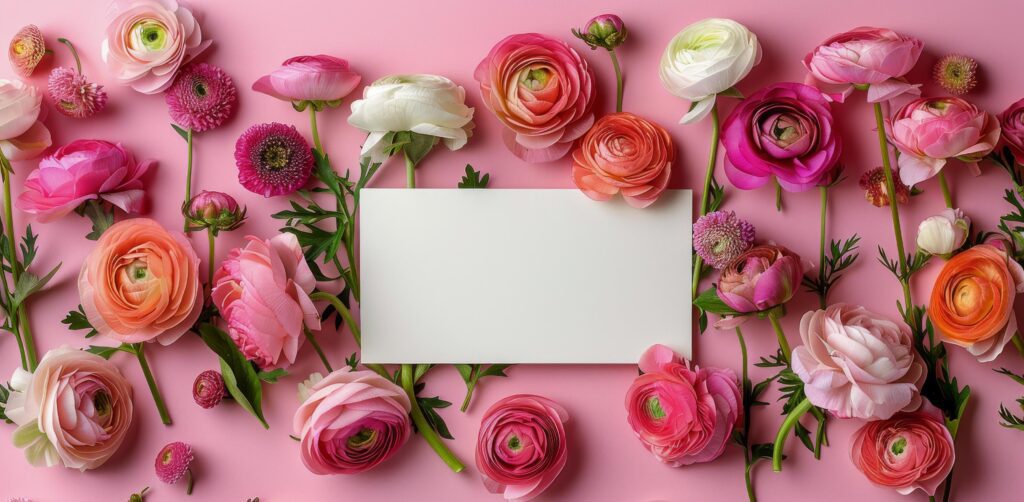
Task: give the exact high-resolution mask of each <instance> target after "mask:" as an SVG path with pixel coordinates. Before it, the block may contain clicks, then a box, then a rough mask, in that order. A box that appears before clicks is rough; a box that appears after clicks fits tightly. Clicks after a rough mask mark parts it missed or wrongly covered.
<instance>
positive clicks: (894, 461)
mask: <svg viewBox="0 0 1024 502" xmlns="http://www.w3.org/2000/svg"><path fill="white" fill-rule="evenodd" d="M850 459H851V460H852V461H853V465H855V466H856V467H857V469H858V470H860V472H862V473H864V475H865V476H867V478H868V479H869V480H870V481H871V482H872V483H875V484H876V485H879V486H885V487H889V488H895V489H896V491H898V492H899V493H901V494H903V495H907V494H910V493H911V492H913V491H914V490H917V489H920V490H921V491H923V492H925V493H926V494H928V495H935V490H937V489H938V487H939V485H940V484H942V480H943V479H945V477H946V475H948V474H949V472H950V471H951V470H952V469H953V462H954V461H955V460H956V453H955V452H954V449H953V436H951V435H950V433H949V430H948V429H946V426H945V425H944V424H943V420H942V413H941V412H940V411H939V410H938V409H936V408H935V407H934V406H932V405H930V404H928V403H925V404H924V405H923V406H922V408H921V409H920V410H918V411H913V412H904V413H898V414H897V415H896V416H894V417H892V418H890V419H888V420H878V421H875V422H868V423H867V424H866V425H864V427H861V428H860V430H858V431H857V432H856V433H854V435H853V444H852V446H851V447H850Z"/></svg>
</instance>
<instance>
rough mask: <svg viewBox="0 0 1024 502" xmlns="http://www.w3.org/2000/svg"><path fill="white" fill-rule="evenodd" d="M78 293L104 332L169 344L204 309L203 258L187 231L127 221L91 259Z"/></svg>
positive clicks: (114, 229)
mask: <svg viewBox="0 0 1024 502" xmlns="http://www.w3.org/2000/svg"><path fill="white" fill-rule="evenodd" d="M78 293H79V295H80V296H81V299H82V307H83V309H84V310H85V314H86V316H88V318H89V322H90V323H92V326H93V327H94V328H96V331H99V333H100V334H101V335H105V336H109V337H110V338H113V339H114V340H117V341H119V342H123V343H139V342H145V341H149V340H152V339H156V340H157V341H159V342H160V343H161V344H164V345H167V344H169V343H171V342H173V341H175V340H177V339H178V338H179V337H180V336H181V335H183V334H185V332H187V331H188V330H189V328H191V327H192V324H194V323H195V322H196V319H198V318H199V313H200V311H201V310H202V303H201V302H200V298H201V296H202V288H201V287H200V284H199V257H198V256H196V253H195V251H193V250H192V246H191V245H190V244H189V242H188V240H187V239H186V238H185V234H183V233H181V232H176V231H174V232H169V231H167V230H165V229H164V227H162V226H160V224H159V223H157V222H155V221H153V220H151V219H148V218H134V219H130V220H124V221H121V222H119V223H116V224H114V225H113V226H111V227H110V228H108V229H107V231H106V232H104V233H103V236H102V237H100V239H99V241H98V242H97V243H96V249H94V250H93V251H92V252H91V253H89V256H88V257H87V258H86V259H85V263H84V264H83V265H82V272H81V273H80V274H79V276H78Z"/></svg>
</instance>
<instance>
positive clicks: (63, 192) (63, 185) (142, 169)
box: [16, 139, 156, 222]
mask: <svg viewBox="0 0 1024 502" xmlns="http://www.w3.org/2000/svg"><path fill="white" fill-rule="evenodd" d="M155 164H156V161H154V160H144V161H142V162H136V161H135V157H134V156H133V155H132V154H131V152H129V151H128V150H127V149H125V148H124V146H122V145H121V144H120V143H111V142H109V141H103V140H99V139H79V140H75V141H72V142H71V143H68V144H67V145H64V146H62V147H60V148H58V149H57V150H56V151H55V152H53V153H52V154H50V155H48V156H46V157H44V158H43V159H42V160H41V161H39V168H38V169H36V170H34V171H32V172H31V173H29V175H28V178H26V179H25V191H24V192H22V193H21V195H19V196H18V200H17V202H16V205H17V206H18V209H20V210H22V211H24V212H26V213H30V214H34V215H36V216H37V217H38V218H39V221H43V222H49V221H53V220H55V219H57V218H60V217H62V216H64V215H66V214H68V213H70V212H71V211H72V210H74V209H75V208H77V207H78V206H80V205H82V204H83V203H85V202H86V201H89V200H103V201H106V202H109V203H111V204H113V205H115V206H117V207H119V208H120V209H121V210H122V211H124V212H126V213H128V214H135V213H139V212H142V210H143V208H144V204H145V194H146V192H145V190H144V186H143V184H142V176H143V175H144V174H146V172H147V171H149V170H150V169H151V168H152V167H153V166H154V165H155Z"/></svg>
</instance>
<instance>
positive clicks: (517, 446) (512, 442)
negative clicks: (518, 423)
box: [508, 434, 523, 453]
mask: <svg viewBox="0 0 1024 502" xmlns="http://www.w3.org/2000/svg"><path fill="white" fill-rule="evenodd" d="M508 449H509V450H512V452H514V453H519V451H520V450H522V449H523V442H522V441H520V440H519V436H516V435H514V434H513V435H512V436H509V438H508Z"/></svg>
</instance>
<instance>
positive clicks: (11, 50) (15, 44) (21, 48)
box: [7, 24, 46, 77]
mask: <svg viewBox="0 0 1024 502" xmlns="http://www.w3.org/2000/svg"><path fill="white" fill-rule="evenodd" d="M44 56H46V40H45V39H44V38H43V32H42V31H40V30H39V27H38V26H36V25H34V24H30V25H27V26H25V27H23V28H21V29H20V30H18V33H15V34H14V38H12V39H11V45H10V46H9V47H8V48H7V57H8V59H9V60H10V61H11V69H13V70H14V73H17V74H18V75H19V76H21V77H29V76H31V75H32V72H33V71H35V69H36V66H39V63H40V62H41V61H42V60H43V57H44Z"/></svg>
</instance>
